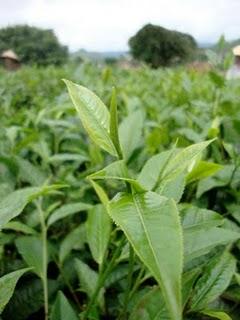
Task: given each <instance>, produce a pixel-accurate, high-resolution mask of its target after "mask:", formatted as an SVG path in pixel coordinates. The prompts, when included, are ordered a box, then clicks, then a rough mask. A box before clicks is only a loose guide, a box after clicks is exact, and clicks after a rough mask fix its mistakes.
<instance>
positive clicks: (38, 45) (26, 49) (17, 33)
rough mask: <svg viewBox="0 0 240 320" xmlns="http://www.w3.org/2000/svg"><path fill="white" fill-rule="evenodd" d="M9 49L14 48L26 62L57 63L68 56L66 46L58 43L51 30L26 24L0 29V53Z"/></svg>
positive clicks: (38, 63) (64, 60)
mask: <svg viewBox="0 0 240 320" xmlns="http://www.w3.org/2000/svg"><path fill="white" fill-rule="evenodd" d="M9 49H12V50H14V51H15V52H16V53H17V54H18V55H19V57H20V60H21V62H23V63H26V64H37V65H44V66H46V65H49V64H56V65H59V64H62V63H65V62H66V60H67V57H68V49H67V47H66V46H63V45H61V44H60V43H59V41H58V39H57V37H56V35H55V34H54V32H53V31H52V30H44V29H40V28H36V27H31V26H28V25H16V26H8V27H5V28H2V29H0V53H2V52H3V51H4V50H9Z"/></svg>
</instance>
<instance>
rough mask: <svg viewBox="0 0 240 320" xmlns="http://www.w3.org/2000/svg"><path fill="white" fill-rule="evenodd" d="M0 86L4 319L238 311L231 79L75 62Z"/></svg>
mask: <svg viewBox="0 0 240 320" xmlns="http://www.w3.org/2000/svg"><path fill="white" fill-rule="evenodd" d="M63 78H64V79H71V80H72V81H73V82H71V81H68V80H65V83H66V85H67V87H68V91H69V94H68V92H67V89H66V86H65V84H64V82H63V81H61V79H63ZM76 83H77V84H78V85H77V84H76ZM113 86H115V88H116V90H112V87H113ZM87 88H88V89H87ZM90 90H92V91H90ZM0 91H1V96H0V118H1V128H0V225H1V233H0V239H1V242H0V248H1V251H0V253H1V256H0V259H1V260H0V261H1V264H0V276H1V278H0V282H1V286H0V291H1V292H0V293H1V297H0V311H1V312H2V313H1V317H2V319H3V320H5V319H15V320H25V319H30V320H33V319H44V314H45V319H48V318H49V319H51V320H58V319H61V320H65V319H69V320H75V319H89V320H90V319H118V320H120V319H121V320H125V319H130V320H134V319H143V320H153V319H156V320H180V319H183V320H203V319H204V320H205V319H211V318H213V319H214V318H217V319H220V320H221V319H222V320H224V319H227V320H229V319H233V320H238V319H239V314H240V304H239V303H240V296H239V292H240V291H239V290H240V289H239V283H240V275H239V259H240V251H239V250H240V247H239V238H240V218H239V208H240V203H239V194H240V183H239V181H240V179H239V178H240V156H239V150H240V149H239V147H240V144H239V141H240V140H239V136H240V121H239V119H240V110H239V96H240V84H239V83H238V81H237V82H225V80H224V78H223V77H222V75H221V74H219V73H217V72H216V71H211V72H209V73H197V72H194V71H186V70H184V69H181V68H179V69H165V70H160V69H159V70H151V69H148V68H141V69H137V70H129V71H126V70H120V69H117V68H112V69H111V68H100V67H96V66H93V65H91V64H82V65H81V66H78V67H76V66H75V65H72V66H71V65H69V66H65V67H61V68H60V67H59V68H56V67H48V68H43V69H37V68H30V67H26V68H22V69H21V70H19V71H17V72H16V73H6V72H4V71H0ZM93 92H94V93H95V94H94V93H93ZM96 94H97V95H96ZM69 95H70V97H69ZM100 98H101V99H100ZM76 111H77V112H76ZM79 118H80V120H81V121H79ZM214 139H215V140H214ZM13 292H14V293H13Z"/></svg>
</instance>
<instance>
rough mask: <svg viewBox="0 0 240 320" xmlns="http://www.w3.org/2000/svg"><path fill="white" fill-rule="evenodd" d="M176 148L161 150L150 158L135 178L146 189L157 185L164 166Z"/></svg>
mask: <svg viewBox="0 0 240 320" xmlns="http://www.w3.org/2000/svg"><path fill="white" fill-rule="evenodd" d="M174 153H176V150H169V151H164V152H161V153H159V154H157V155H154V156H153V157H152V158H150V159H149V160H148V161H147V162H146V163H145V165H144V166H143V168H142V170H141V172H140V174H139V176H138V178H137V180H138V182H139V183H140V184H141V185H142V186H143V187H144V188H146V189H147V190H152V189H153V188H156V187H158V186H159V184H158V182H159V181H160V180H161V176H162V175H163V173H164V170H165V169H166V166H167V164H168V162H169V160H170V158H171V157H172V156H174Z"/></svg>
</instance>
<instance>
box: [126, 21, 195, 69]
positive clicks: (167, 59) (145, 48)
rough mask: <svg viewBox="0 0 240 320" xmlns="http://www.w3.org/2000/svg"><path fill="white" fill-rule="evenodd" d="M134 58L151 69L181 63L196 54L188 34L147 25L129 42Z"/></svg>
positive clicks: (193, 43) (193, 41)
mask: <svg viewBox="0 0 240 320" xmlns="http://www.w3.org/2000/svg"><path fill="white" fill-rule="evenodd" d="M129 46H130V49H131V53H132V55H133V57H134V58H136V59H139V60H141V61H144V62H146V63H147V64H149V65H150V66H152V67H153V68H157V67H159V66H168V65H170V64H173V63H174V64H175V63H182V62H185V61H187V60H189V59H190V58H192V56H193V54H194V53H195V52H196V48H197V45H196V41H195V40H194V38H193V37H192V36H190V35H189V34H185V33H182V32H178V31H172V30H168V29H165V28H163V27H160V26H156V25H152V24H147V25H145V26H144V27H143V28H141V29H140V30H139V31H138V32H137V33H136V34H135V35H134V36H133V37H132V38H130V40H129Z"/></svg>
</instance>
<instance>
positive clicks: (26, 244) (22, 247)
mask: <svg viewBox="0 0 240 320" xmlns="http://www.w3.org/2000/svg"><path fill="white" fill-rule="evenodd" d="M15 242H16V246H17V249H18V252H19V253H20V254H21V256H22V257H23V259H24V260H25V261H26V263H27V264H28V265H29V267H33V268H34V269H33V271H34V272H35V273H36V274H37V275H38V276H39V277H40V278H41V277H42V276H43V262H42V251H43V245H42V240H41V239H40V238H38V237H33V236H23V237H19V238H17V239H16V241H15Z"/></svg>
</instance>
